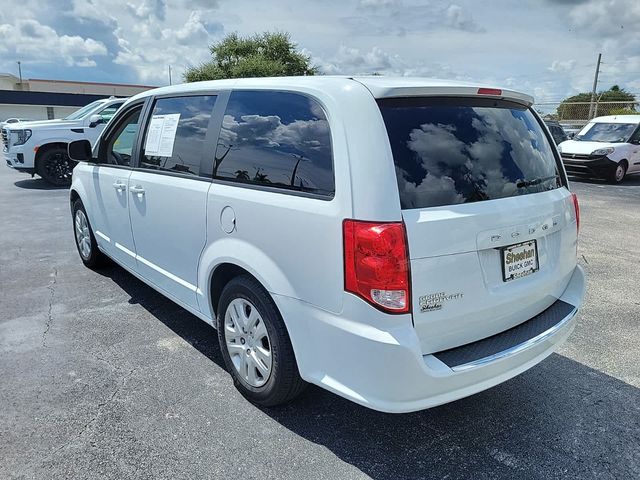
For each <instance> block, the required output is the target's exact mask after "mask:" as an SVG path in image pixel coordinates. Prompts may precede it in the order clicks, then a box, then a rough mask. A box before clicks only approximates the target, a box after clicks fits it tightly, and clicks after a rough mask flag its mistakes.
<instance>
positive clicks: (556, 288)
mask: <svg viewBox="0 0 640 480" xmlns="http://www.w3.org/2000/svg"><path fill="white" fill-rule="evenodd" d="M378 103H379V106H380V109H381V112H382V115H383V118H384V121H385V125H386V127H387V133H388V135H389V140H390V144H391V149H392V152H393V157H394V162H395V166H396V176H397V181H398V188H399V193H400V203H401V206H402V216H403V219H404V222H405V225H406V230H407V237H408V244H409V256H410V267H411V290H412V310H413V319H414V325H415V328H416V331H417V333H418V336H419V338H420V341H421V345H422V350H423V353H424V354H427V353H433V352H437V351H441V350H446V349H449V348H453V347H457V346H460V345H464V344H466V343H470V342H473V341H476V340H479V339H482V338H486V337H488V336H491V335H495V334H496V333H500V332H502V331H504V330H507V329H509V328H511V327H514V326H516V325H518V324H520V323H522V322H524V321H526V320H528V319H530V318H531V317H533V316H535V315H536V314H538V313H540V312H541V311H543V310H544V309H546V308H547V307H549V306H550V305H551V304H552V303H553V302H554V301H555V300H557V298H558V297H559V296H560V295H561V294H562V292H563V291H564V289H565V287H566V285H567V283H568V281H569V279H570V277H571V274H572V273H573V270H574V268H575V265H576V239H577V231H576V218H575V209H574V206H573V201H572V198H571V194H570V192H569V191H568V189H567V188H566V186H565V185H566V179H565V178H564V175H563V174H562V171H561V167H560V163H559V158H558V156H557V154H556V153H555V150H554V148H553V147H552V146H551V142H552V140H551V139H550V137H549V135H548V133H547V132H546V130H545V129H544V128H543V127H542V125H541V124H540V122H539V120H538V118H537V117H536V116H535V115H534V114H533V113H532V112H531V110H530V108H529V106H527V105H525V104H524V103H522V102H519V101H511V100H506V99H503V98H500V99H494V98H487V97H483V96H475V97H461V96H458V97H406V98H385V99H380V100H378Z"/></svg>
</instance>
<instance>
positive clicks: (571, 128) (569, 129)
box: [560, 123, 584, 139]
mask: <svg viewBox="0 0 640 480" xmlns="http://www.w3.org/2000/svg"><path fill="white" fill-rule="evenodd" d="M560 126H561V127H562V130H564V133H565V134H566V135H567V137H569V139H572V138H573V137H575V135H576V133H578V132H579V131H580V130H582V128H583V127H584V125H572V124H570V123H564V124H562V123H561V124H560Z"/></svg>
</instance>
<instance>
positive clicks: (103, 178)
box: [69, 77, 585, 412]
mask: <svg viewBox="0 0 640 480" xmlns="http://www.w3.org/2000/svg"><path fill="white" fill-rule="evenodd" d="M532 102H533V99H532V98H531V97H529V96H527V95H524V94H521V93H517V92H514V91H510V90H501V89H495V88H482V87H481V88H479V87H478V86H476V85H472V84H465V83H453V82H448V81H431V80H425V79H408V78H391V77H362V78H346V77H345V78H340V77H297V78H263V79H242V80H221V81H213V82H202V83H190V84H187V85H178V86H171V87H164V88H160V89H156V90H152V91H148V92H145V93H142V94H139V95H137V96H135V97H133V98H132V99H130V100H129V101H127V103H126V104H125V105H124V106H123V107H122V109H120V110H119V111H118V113H117V114H116V116H115V117H114V118H113V120H112V121H111V122H110V123H109V125H108V126H107V128H106V129H105V131H104V132H103V134H102V135H101V137H100V139H99V141H98V142H97V143H96V145H95V147H94V150H93V152H92V151H91V147H90V144H89V142H87V141H76V142H72V143H70V144H69V155H70V157H71V158H72V159H74V160H76V161H79V162H80V163H79V164H78V166H77V167H76V168H75V170H74V172H73V183H72V185H71V190H70V202H71V211H72V215H73V226H74V227H73V228H74V232H75V240H76V244H77V247H78V252H79V254H80V258H81V259H82V261H83V262H84V264H85V265H86V266H88V267H90V268H96V267H98V266H99V265H100V264H101V263H102V262H104V261H105V259H106V258H107V257H108V258H110V259H112V260H114V261H115V262H116V263H118V264H119V265H121V266H122V267H124V268H125V269H126V270H128V271H129V272H131V273H132V274H133V275H135V276H136V277H138V278H139V279H141V280H142V281H144V282H146V283H148V284H149V285H150V286H152V287H153V288H155V289H156V290H158V291H159V292H160V293H162V294H163V295H165V296H167V297H168V298H170V299H172V300H173V301H175V302H176V303H178V304H179V305H181V306H182V307H184V308H185V309H186V310H187V311H189V312H191V313H192V314H194V315H196V316H197V317H199V318H201V319H202V320H204V321H205V322H207V323H209V324H211V325H213V326H214V327H216V328H217V332H218V341H219V343H220V348H221V352H222V356H223V357H224V361H225V363H226V365H227V368H228V369H229V372H230V374H231V375H232V377H233V379H234V382H235V385H236V386H237V388H238V389H239V390H240V391H241V392H242V394H243V395H244V396H246V397H247V398H248V399H249V400H251V401H253V402H255V403H257V404H260V405H278V404H281V403H284V402H287V401H289V400H291V399H293V398H294V397H295V396H296V395H298V394H299V393H300V392H301V391H302V389H303V388H304V386H305V384H306V382H311V383H314V384H316V385H319V386H321V387H323V388H325V389H327V390H329V391H332V392H335V393H336V394H338V395H340V396H342V397H345V398H348V399H350V400H352V401H354V402H357V403H359V404H362V405H365V406H367V407H370V408H373V409H376V410H382V411H386V412H408V411H414V410H420V409H424V408H428V407H432V406H435V405H439V404H442V403H445V402H450V401H453V400H456V399H458V398H461V397H465V396H468V395H471V394H473V393H475V392H479V391H481V390H484V389H486V388H489V387H491V386H493V385H496V384H498V383H500V382H503V381H505V380H507V379H508V378H511V377H513V376H515V375H517V374H519V373H522V372H523V371H525V370H527V369H528V368H530V367H532V366H534V365H535V364H537V363H538V362H540V361H541V360H542V359H544V358H545V357H546V356H547V355H549V354H550V353H551V352H553V351H554V350H555V349H556V348H558V346H559V345H561V344H562V343H563V342H564V341H565V340H566V339H567V337H568V336H569V334H570V333H571V331H572V330H573V328H574V325H575V315H576V312H577V310H578V308H579V307H580V306H581V304H582V300H583V295H584V288H585V278H584V274H583V271H582V269H581V268H580V267H579V266H578V265H577V263H576V243H577V235H578V224H579V213H578V202H577V198H576V196H575V194H573V193H571V192H570V190H569V187H568V184H567V179H566V175H565V172H564V169H563V168H562V163H561V160H560V157H559V155H558V153H557V150H556V148H555V146H554V144H553V141H552V139H551V137H550V136H549V134H548V131H547V130H546V129H545V128H544V125H543V122H542V120H541V119H540V117H539V116H538V115H537V114H536V113H535V112H534V111H533V110H532V108H531V105H532ZM97 293H99V292H97Z"/></svg>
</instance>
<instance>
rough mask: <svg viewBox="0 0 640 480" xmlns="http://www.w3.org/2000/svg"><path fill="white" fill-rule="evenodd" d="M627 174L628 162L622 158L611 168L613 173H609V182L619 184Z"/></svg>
mask: <svg viewBox="0 0 640 480" xmlns="http://www.w3.org/2000/svg"><path fill="white" fill-rule="evenodd" d="M626 174H627V162H626V161H624V160H622V161H621V162H618V164H617V165H616V166H615V167H614V168H612V169H611V173H610V174H609V178H608V180H609V183H613V184H616V185H617V184H619V183H622V181H623V180H624V177H625V175H626Z"/></svg>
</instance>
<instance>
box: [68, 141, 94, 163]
mask: <svg viewBox="0 0 640 480" xmlns="http://www.w3.org/2000/svg"><path fill="white" fill-rule="evenodd" d="M67 154H68V155H69V158H70V159H71V160H75V161H76V162H89V161H90V160H91V159H92V154H91V143H90V142H89V140H74V141H73V142H71V143H69V145H68V147H67Z"/></svg>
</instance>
